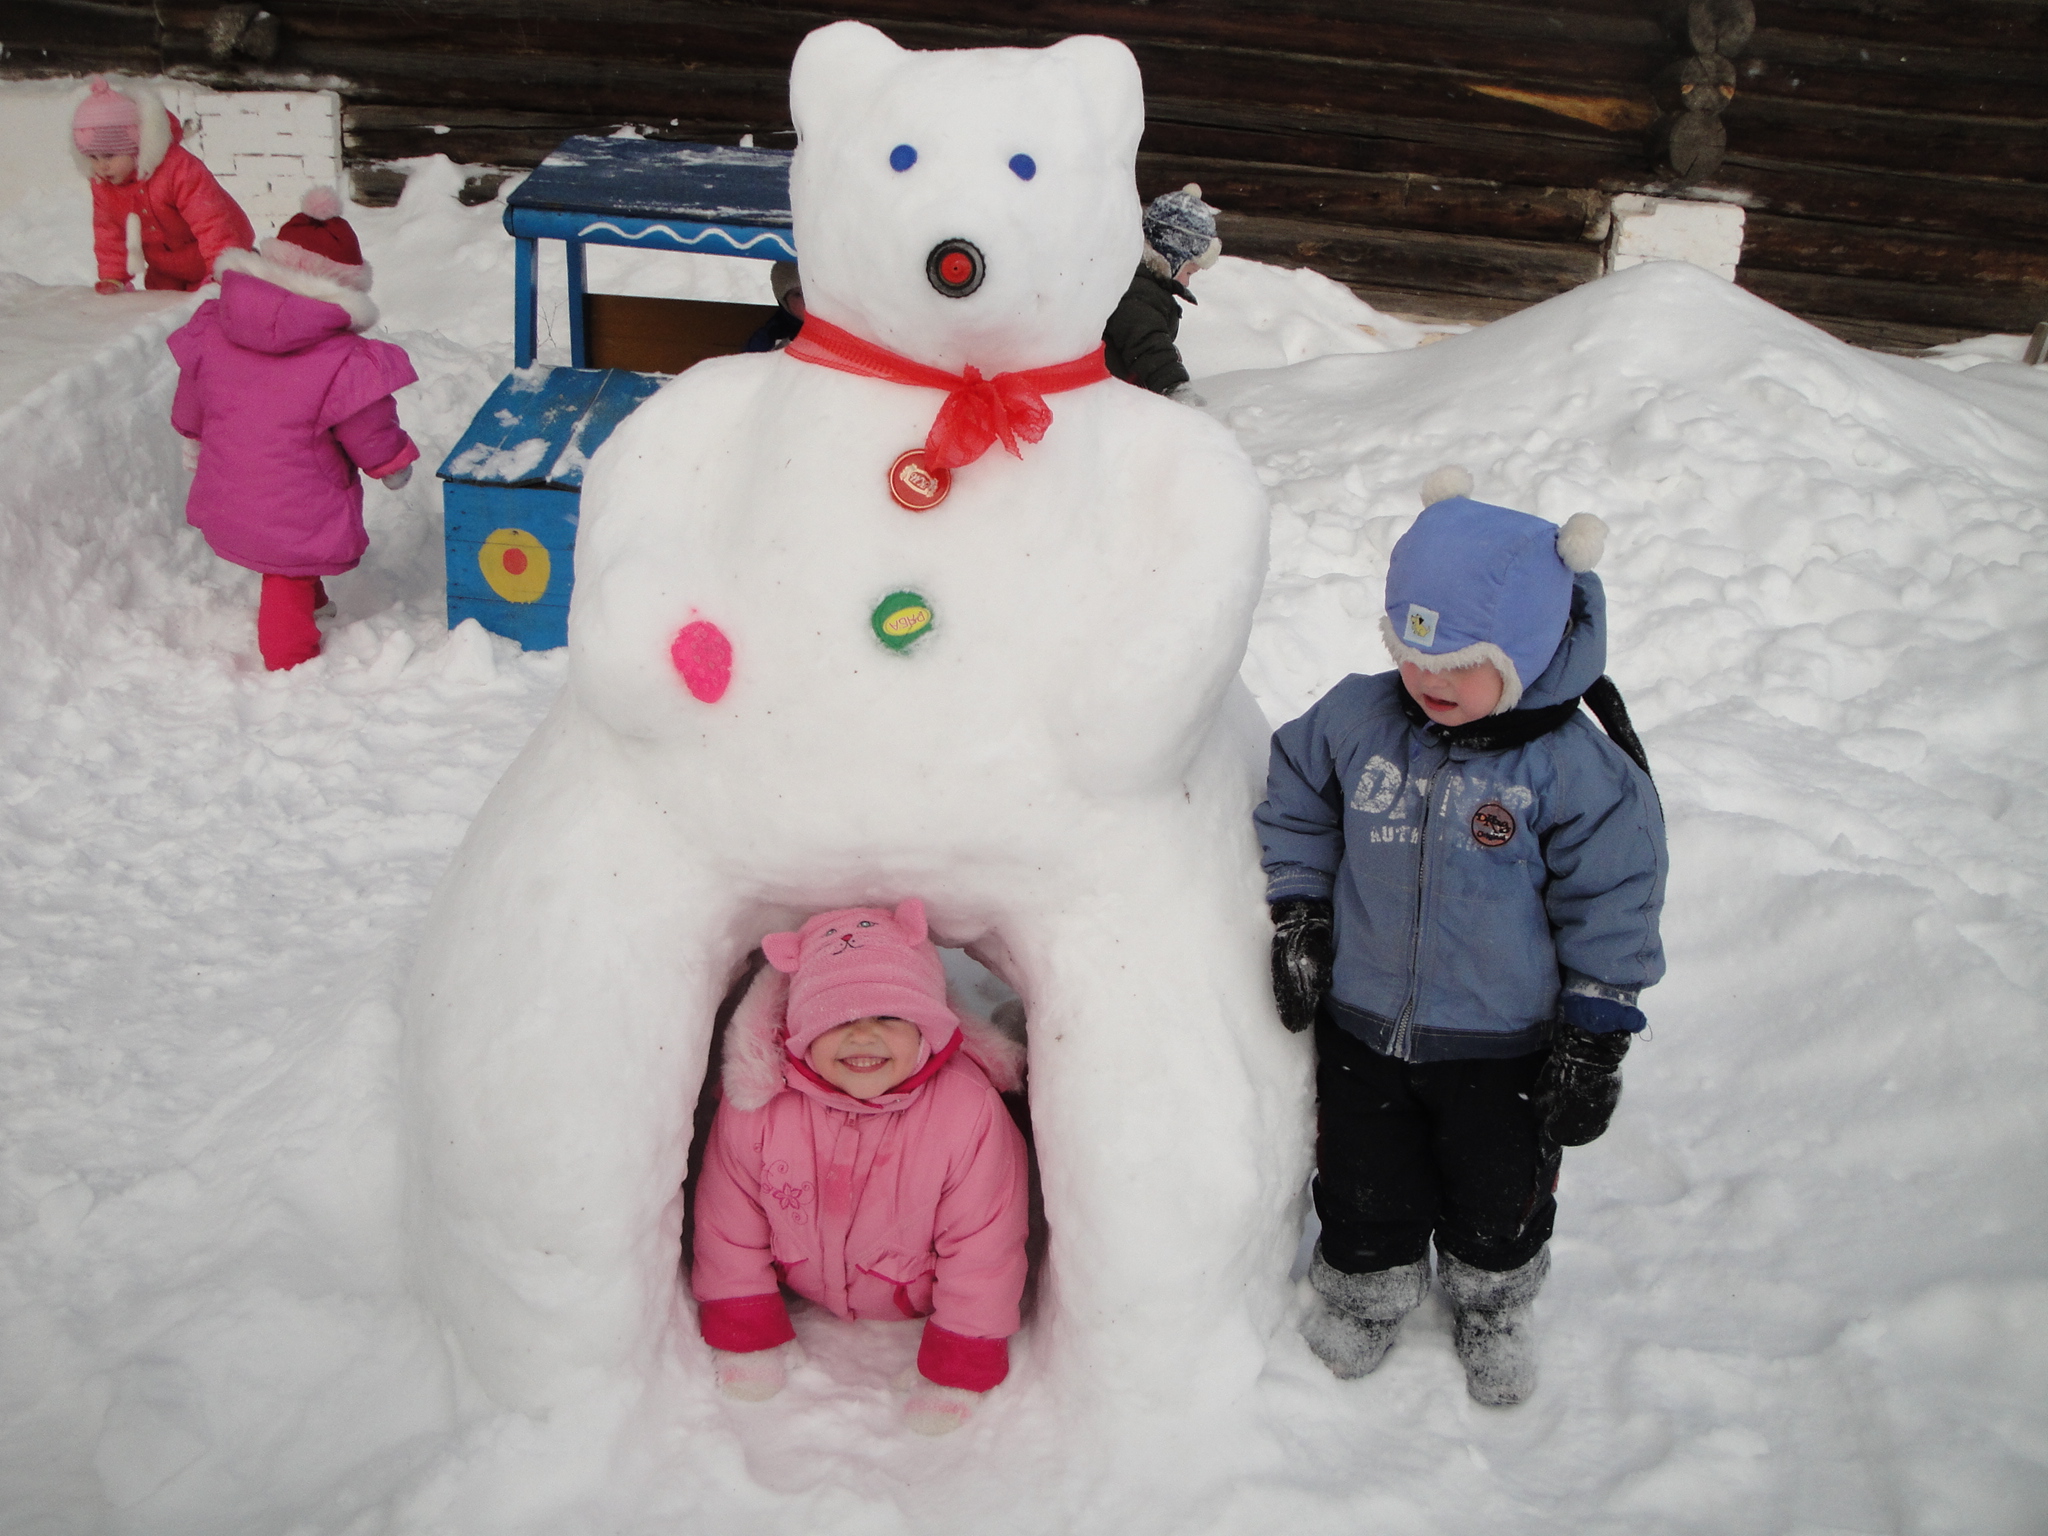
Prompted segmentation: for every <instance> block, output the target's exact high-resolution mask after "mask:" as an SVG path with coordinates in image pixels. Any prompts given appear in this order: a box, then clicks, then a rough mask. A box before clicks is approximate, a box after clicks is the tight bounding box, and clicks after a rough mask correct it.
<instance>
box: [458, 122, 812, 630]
mask: <svg viewBox="0 0 2048 1536" xmlns="http://www.w3.org/2000/svg"><path fill="white" fill-rule="evenodd" d="M505 204H506V205H505V228H506V230H507V232H509V233H510V234H511V235H512V237H513V239H514V240H516V241H517V242H518V246H517V253H516V263H515V278H516V280H515V284H514V291H513V328H512V329H513V360H514V362H515V364H516V365H517V366H516V369H515V371H514V372H513V373H511V374H509V375H508V376H507V377H506V378H505V380H504V381H503V382H502V383H500V384H499V385H498V387H497V389H495V390H494V391H492V394H491V397H490V399H488V400H486V401H485V402H484V404H483V408H482V409H481V410H479V411H478V412H477V413H476V416H475V418H474V419H473V420H472V421H471V422H470V424H469V429H468V430H467V431H466V432H464V433H463V435H462V437H461V438H460V439H459V440H458V441H457V443H456V444H455V447H454V448H453V450H451V451H450V453H449V454H448V457H447V458H446V459H445V460H443V461H442V464H441V468H440V470H439V474H440V477H441V479H442V481H443V486H442V492H441V505H442V511H443V516H444V520H445V528H446V533H445V538H446V544H447V556H448V623H449V627H450V628H453V627H454V626H455V625H457V624H460V623H461V622H462V621H463V620H464V619H472V618H473V619H475V620H476V621H477V622H478V623H480V624H482V625H483V626H484V628H486V629H488V630H491V631H492V632H494V633H496V634H501V635H505V636H508V637H510V638H511V639H514V640H517V641H518V642H519V643H520V644H521V645H522V646H524V647H525V648H526V649H528V650H546V649H550V648H552V647H554V646H558V645H563V644H566V643H567V640H568V619H569V594H570V591H571V590H572V588H573V587H574V585H575V580H576V569H575V548H576V508H577V502H578V498H579V497H580V495H581V492H582V487H583V468H584V465H585V464H587V463H588V462H589V459H590V456H591V455H592V454H594V453H596V452H597V450H598V449H599V448H600V447H601V446H602V445H603V443H604V440H605V439H606V438H607V437H609V436H610V435H611V433H612V429H613V428H614V427H616V426H617V425H618V424H619V423H620V422H621V421H623V420H624V419H625V418H626V417H627V416H628V415H629V414H631V412H632V410H633V408H634V407H635V406H637V405H639V403H640V402H641V401H642V400H645V399H646V398H647V397H648V396H649V395H651V394H653V393H654V391H655V390H657V389H659V388H660V387H661V385H662V384H663V383H664V382H665V377H664V376H663V375H660V374H651V373H633V372H628V371H627V370H625V369H622V368H605V367H593V366H590V364H591V362H592V361H593V359H592V358H591V357H590V355H589V351H590V349H589V345H588V340H589V330H590V327H589V325H588V324H587V315H588V307H589V299H590V295H589V294H588V292H587V289H586V286H585V280H584V247H585V246H587V245H618V246H627V247H632V248H635V249H641V250H667V251H698V252H704V253H708V254H714V255H724V256H737V257H747V258H752V259H754V260H758V261H794V260H795V259H796V248H795V246H794V244H793V243H792V242H791V237H790V214H789V155H788V153H787V152H786V151H782V150H770V149H746V148H742V149H732V148H726V147H723V146H720V145H714V144H663V143H658V142H654V141H651V140H645V139H599V138H572V139H567V140H565V141H564V142H563V143H562V144H561V145H560V147H558V148H557V149H556V150H555V152H554V153H553V154H551V155H549V156H548V158H547V159H546V160H544V161H543V162H542V163H541V165H540V166H539V168H538V169H536V170H535V171H534V173H533V174H532V175H531V176H529V177H528V178H527V179H526V181H525V182H524V183H522V184H521V185H520V186H519V187H518V189H517V190H515V191H514V192H513V193H512V195H511V196H510V197H508V198H507V199H506V200H505ZM542 240H561V241H564V242H566V246H567V261H566V263H565V266H566V269H567V273H568V284H569V306H568V307H569V364H568V366H566V367H561V366H556V367H549V366H545V365H536V364H535V362H534V354H535V350H536V346H535V330H536V325H537V319H538V309H539V294H538V291H537V282H536V279H537V275H538V268H539V242H540V241H542ZM599 297H602V296H601V295H600V296H599ZM596 361H599V362H602V361H603V359H601V358H600V359H596Z"/></svg>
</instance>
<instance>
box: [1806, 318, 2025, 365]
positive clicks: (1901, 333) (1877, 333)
mask: <svg viewBox="0 0 2048 1536" xmlns="http://www.w3.org/2000/svg"><path fill="white" fill-rule="evenodd" d="M1788 313H1789V311H1788ZM1797 318H1798V319H1801V320H1804V321H1805V322H1806V323H1807V324H1808V325H1810V326H1812V327H1813V328H1814V329H1815V330H1821V331H1826V332H1827V333H1828V334H1829V335H1831V336H1833V337H1835V338H1836V339H1837V340H1839V341H1846V342H1848V343H1849V345H1851V346H1852V347H1863V348H1865V349H1867V350H1869V351H1872V352H1893V353H1897V354H1899V355H1901V356H1905V357H1914V356H1917V355H1919V354H1920V353H1922V352H1925V351H1926V350H1927V349H1928V348H1929V347H1939V346H1945V345H1946V344H1947V343H1949V342H1952V341H1963V340H1966V339H1967V338H1969V337H1972V336H1981V335H1983V334H1984V332H1983V331H1982V330H1980V329H1978V328H1977V327H1975V326H1968V325H1907V324H1904V323H1902V322H1900V321H1897V320H1871V319H1866V318H1864V317H1863V316H1860V315H1799V316H1797Z"/></svg>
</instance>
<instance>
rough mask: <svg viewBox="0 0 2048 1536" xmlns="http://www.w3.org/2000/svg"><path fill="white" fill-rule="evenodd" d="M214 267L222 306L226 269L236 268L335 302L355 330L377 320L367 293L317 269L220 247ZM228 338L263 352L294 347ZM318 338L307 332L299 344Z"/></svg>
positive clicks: (290, 290)
mask: <svg viewBox="0 0 2048 1536" xmlns="http://www.w3.org/2000/svg"><path fill="white" fill-rule="evenodd" d="M214 271H215V273H216V274H217V275H218V276H219V277H220V278H221V279H222V290H221V301H222V307H223V309H227V308H229V307H230V305H229V296H228V292H227V287H226V282H225V279H226V277H227V275H228V274H229V273H231V272H238V273H240V274H242V275H243V276H245V277H253V278H255V279H256V280H257V281H259V282H264V283H269V284H271V285H272V286H273V287H277V288H282V289H284V291H285V292H287V293H293V294H297V295H298V296H299V297H300V298H303V299H312V300H315V301H316V302H318V303H321V304H332V305H334V306H335V307H336V308H337V309H340V310H342V311H343V312H344V313H345V314H347V316H348V329H349V330H351V331H354V332H356V333H358V334H360V333H361V332H363V331H367V330H368V329H369V328H370V327H371V326H373V325H375V324H376V323H377V305H376V302H375V301H374V300H373V299H371V297H370V296H369V295H368V294H367V293H363V292H360V291H359V290H357V289H354V288H350V287H348V286H346V285H345V284H342V283H337V282H335V281H334V280H333V279H332V278H327V277H321V276H320V275H319V274H317V273H313V272H302V271H300V270H298V269H297V268H295V267H288V266H285V265H284V264H283V263H282V262H276V261H272V260H270V259H269V258H268V257H265V256H259V255H257V254H256V253H255V252H254V251H222V252H221V253H220V257H219V259H218V260H217V261H215V263H214ZM232 327H233V321H232V320H231V321H230V328H231V332H232ZM230 339H231V340H233V341H234V342H235V343H236V344H237V345H239V346H255V347H256V350H258V351H262V352H284V351H294V350H296V348H295V347H290V346H264V345H259V344H258V343H255V342H251V341H246V340H244V339H243V338H242V337H241V336H239V335H232V334H231V337H230ZM319 339H320V336H318V335H308V336H307V337H306V339H305V340H304V341H302V342H300V343H299V344H298V345H299V346H307V345H311V344H312V343H313V342H315V341H318V340H319Z"/></svg>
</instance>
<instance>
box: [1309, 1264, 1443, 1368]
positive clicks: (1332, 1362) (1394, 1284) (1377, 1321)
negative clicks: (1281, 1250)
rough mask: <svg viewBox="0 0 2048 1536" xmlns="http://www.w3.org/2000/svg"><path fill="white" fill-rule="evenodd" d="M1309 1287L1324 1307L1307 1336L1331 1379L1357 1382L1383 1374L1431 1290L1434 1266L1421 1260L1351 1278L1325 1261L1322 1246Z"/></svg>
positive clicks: (1310, 1274)
mask: <svg viewBox="0 0 2048 1536" xmlns="http://www.w3.org/2000/svg"><path fill="white" fill-rule="evenodd" d="M1308 1283H1309V1284H1310V1285H1312V1286H1314V1287H1315V1288H1316V1294H1317V1295H1318V1296H1320V1297H1322V1299H1323V1304H1322V1306H1320V1307H1318V1308H1317V1309H1316V1311H1315V1313H1314V1315H1313V1316H1311V1317H1310V1318H1309V1320H1308V1321H1307V1322H1305V1323H1303V1324H1302V1325H1301V1336H1302V1337H1303V1338H1304V1339H1307V1340H1308V1347H1309V1348H1310V1349H1312V1350H1314V1351H1315V1352H1316V1357H1317V1358H1318V1359H1320V1360H1321V1361H1322V1362H1323V1364H1325V1365H1327V1366H1328V1367H1329V1368H1330V1374H1331V1375H1333V1376H1335V1377H1336V1378H1337V1379H1338V1380H1339V1381H1352V1380H1355V1379H1356V1378H1358V1377H1360V1376H1365V1375H1369V1374H1370V1373H1371V1372H1373V1371H1376V1370H1378V1369H1379V1364H1380V1362H1381V1361H1382V1360H1384V1359H1386V1357H1387V1351H1388V1350H1389V1349H1390V1348H1392V1347H1393V1343H1394V1335H1395V1334H1396V1333H1397V1332H1398V1331H1399V1330H1400V1327H1401V1319H1402V1318H1404V1317H1406V1316H1407V1315H1408V1314H1409V1313H1410V1312H1412V1311H1414V1310H1415V1308H1416V1305H1417V1304H1418V1303H1419V1302H1420V1301H1421V1300H1422V1298H1423V1295H1424V1293H1425V1292H1427V1291H1428V1289H1429V1262H1428V1260H1426V1259H1417V1260H1416V1261H1415V1262H1414V1263H1413V1264H1404V1265H1402V1266H1401V1267H1400V1268H1399V1269H1375V1270H1371V1271H1369V1272H1368V1273H1366V1274H1362V1275H1347V1274H1345V1273H1344V1271H1343V1270H1341V1269H1335V1268H1332V1267H1331V1265H1330V1264H1329V1263H1328V1262H1326V1261H1325V1260H1324V1258H1323V1247H1322V1244H1320V1243H1318V1244H1317V1245H1316V1257H1315V1262H1314V1263H1313V1264H1311V1265H1310V1266H1309V1271H1308Z"/></svg>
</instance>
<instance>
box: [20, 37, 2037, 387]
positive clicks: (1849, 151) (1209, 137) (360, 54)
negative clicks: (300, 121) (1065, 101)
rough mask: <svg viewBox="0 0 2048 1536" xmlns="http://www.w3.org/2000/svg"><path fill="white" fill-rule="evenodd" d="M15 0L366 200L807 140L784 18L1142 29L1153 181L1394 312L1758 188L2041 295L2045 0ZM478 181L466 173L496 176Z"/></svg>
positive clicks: (2030, 313)
mask: <svg viewBox="0 0 2048 1536" xmlns="http://www.w3.org/2000/svg"><path fill="white" fill-rule="evenodd" d="M983 14H984V15H988V16H991V17H995V18H997V19H994V20H990V21H986V22H981V21H975V22H966V21H963V20H961V16H962V10H961V8H960V7H958V6H956V5H946V4H939V3H935V0H868V3H865V4H863V5H861V6H859V7H858V8H857V9H848V10H836V9H825V8H821V7H817V6H811V5H804V4H799V3H792V0H750V3H738V0H732V3H721V0H426V3H419V0H271V3H270V4H268V5H267V6H266V7H263V8H261V9H259V8H258V7H257V6H255V5H252V4H231V5H225V6H204V5H184V4H180V3H177V0H157V3H154V4H151V3H140V0H8V4H7V5H6V7H5V8H4V11H0V50H4V53H0V73H9V74H17V75H23V74H67V73H78V72H83V71H86V70H90V69H122V70H128V71H132V72H143V73H148V72H154V71H158V70H161V71H163V72H166V73H169V74H171V75H174V76H177V77H180V78H184V79H190V80H194V81H197V82H200V83H203V84H206V85H210V86H214V87H216V88H222V89H233V88H235V87H237V86H240V87H244V88H252V89H253V88H264V89H277V88H291V87H319V88H326V89H332V90H335V91H338V92H339V93H340V94H341V96H342V98H343V101H344V103H345V124H346V143H347V149H348V155H349V161H350V165H351V168H352V172H353V174H354V177H355V184H356V191H357V194H358V196H359V197H363V198H364V199H365V200H370V199H375V198H380V197H382V198H387V199H388V198H389V197H392V196H395V195H396V191H397V188H398V186H399V185H400V178H399V176H398V175H397V174H396V173H394V172H391V171H389V170H380V167H383V166H384V165H385V164H386V163H387V162H389V161H392V160H396V159H401V158H404V157H407V156H412V155H421V154H431V153H443V154H446V155H448V156H449V157H450V158H451V159H453V160H455V161H458V162H461V163H467V164H471V165H474V166H477V167H479V168H492V167H497V168H519V167H526V166H531V165H533V164H535V163H537V162H538V160H539V159H540V157H541V156H542V155H543V154H545V153H546V151H547V150H548V149H549V148H550V147H552V146H553V145H554V144H555V143H556V142H557V141H558V140H560V139H561V138H562V137H564V136H565V135H567V134H570V133H576V132H593V131H596V132H603V131H607V130H609V129H610V128H612V127H614V126H617V125H619V124H621V123H634V124H640V125H644V126H646V127H648V128H649V129H651V130H652V131H653V132H655V133H656V134H658V135H660V136H662V137H671V136H673V137H678V138H689V139H702V140H708V141H713V142H719V141H722V142H728V143H729V142H733V141H735V140H737V139H738V137H739V136H740V135H741V134H743V133H751V134H752V135H753V136H754V138H755V140H756V142H758V143H762V144H776V143H783V144H787V143H790V142H793V140H792V137H791V134H790V129H789V120H788V106H787V101H786V82H787V71H788V66H789V59H790V55H791V53H792V51H793V50H794V49H795V47H796V44H797V42H798V40H799V39H800V38H802V36H803V35H804V34H805V33H806V32H808V31H809V30H811V29H812V28H813V27H816V26H819V25H822V24H823V23H825V22H827V21H830V20H833V19H835V18H837V17H839V16H844V15H857V16H859V17H860V18H861V19H863V20H866V21H869V22H872V23H874V24H875V25H877V26H880V27H881V28H883V29H884V30H885V31H887V32H888V33H889V34H890V35H892V36H893V37H895V38H896V40H897V41H899V42H901V43H903V44H904V45H906V46H909V47H918V48H945V47H967V46H989V45H997V44H1020V45H1038V44H1043V43H1046V42H1050V41H1052V40H1055V39H1057V38H1058V37H1061V36H1064V35H1066V34H1068V33H1072V32H1084V31H1086V32H1105V33H1108V34H1110V35H1112V36H1115V37H1119V38H1121V39H1123V40H1124V41H1125V42H1126V43H1128V44H1129V45H1130V46H1131V48H1132V50H1133V51H1134V52H1135V53H1136V54H1137V56H1138V60H1139V63H1140V64H1141V65H1142V66H1143V69H1144V72H1145V81H1146V89H1147V108H1148V126H1147V130H1146V135H1145V141H1144V150H1143V154H1142V157H1141V160H1140V166H1139V177H1140V182H1141V189H1142V190H1143V191H1144V192H1145V193H1146V195H1148V196H1149V195H1151V194H1153V193H1156V192H1158V191H1162V190H1164V189H1166V188H1169V187H1173V186H1178V185H1180V184H1181V183H1183V182H1186V181H1198V182H1200V183H1201V185H1202V187H1203V189H1204V192H1205V194H1206V195H1207V196H1208V197H1209V198H1210V200H1211V201H1213V202H1214V203H1216V204H1217V205H1218V206H1220V207H1221V208H1223V209H1224V210H1225V213H1224V217H1223V220H1222V232H1223V236H1224V242H1225V248H1226V249H1227V250H1229V251H1231V252H1233V253H1235V254H1239V255H1246V256H1255V257H1259V258H1261V259H1265V260H1271V261H1278V262H1283V263H1289V264H1300V265H1305V266H1310V267H1313V268H1315V269H1317V270H1319V271H1321V272H1324V273H1326V274H1328V275H1330V276H1332V277H1334V278H1337V279H1339V280H1340V281H1343V282H1345V283H1348V284H1350V285H1351V286H1352V287H1353V288H1355V289H1356V290H1357V291H1358V292H1360V293H1361V294H1363V295H1364V296H1365V297H1367V298H1368V299H1370V300H1372V301H1373V302H1374V303H1376V304H1378V305H1380V306H1381V307H1383V308H1390V309H1394V310H1399V311H1406V312H1422V313H1428V314H1433V315H1437V316H1446V317H1465V318H1482V317H1485V316H1489V315H1495V314H1500V313H1503V312H1505V311H1507V310H1510V309H1513V308H1516V307H1519V306H1521V305H1523V304H1527V303H1530V302H1533V301H1536V300H1539V299H1542V298H1545V297H1548V296H1549V295H1551V294H1554V293H1558V292H1561V291H1562V290H1564V289H1566V288H1569V287H1571V286H1573V285H1574V284H1577V283H1579V282H1582V281H1584V280H1586V279H1587V278H1589V277H1592V276H1595V275H1596V274H1597V273H1598V272H1599V271H1600V270H1601V246H1600V242H1601V240H1602V239H1603V238H1604V236H1605V233H1606V229H1607V222H1608V220H1607V206H1608V198H1609V197H1610V196H1611V195H1612V194H1614V193H1616V192H1623V191H1634V192H1650V193H1662V194H1668V195H1679V196H1691V197H1707V198H1719V199H1728V200H1733V201H1737V202H1740V203H1741V204H1743V205H1744V207H1745V208H1746V210H1747V219H1748V227H1747V232H1746V240H1745V247H1744V252H1743V260H1742V267H1741V272H1740V276H1739V281H1741V282H1742V283H1743V284H1745V285H1746V286H1748V287H1750V288H1751V289H1753V290H1754V291H1756V292H1757V293H1759V294H1761V295H1763V296H1764V297H1766V298H1768V299H1770V300H1772V301H1773V302H1774V303H1777V304H1780V305H1782V306H1784V307H1785V308H1787V309H1789V310H1791V311H1793V312H1794V313H1796V314H1800V315H1803V316H1806V317H1808V318H1810V319H1813V320H1815V321H1817V322H1818V323H1820V324H1823V325H1826V326H1827V327H1828V328H1829V329H1831V330H1834V331H1836V332H1837V333H1838V334H1841V335H1844V336H1847V337H1849V338H1850V339H1852V340H1857V341H1861V342H1865V343H1867V344H1872V345H1888V346H1895V347H1908V346H1915V345H1925V344H1927V343H1929V342H1933V341H1938V340H1946V339H1951V338H1954V337H1957V336H1963V335H1971V334H1977V333H1981V332H1985V331H2026V330H2031V329H2032V327H2033V326H2034V325H2035V324H2036V322H2038V321H2040V320H2041V319H2043V318H2044V317H2048V153H2044V150H2048V0H1492V3H1474V0H1376V3H1375V0H1349V3H1345V0H1012V3H1011V4H1009V5H1006V6H1004V7H1002V8H1001V9H1000V11H998V10H996V9H995V8H990V9H989V10H987V11H985V12H983ZM492 184H493V179H492V178H490V177H488V176H484V175H480V176H479V178H478V181H477V183H476V185H477V187H478V189H479V193H480V194H484V193H486V192H487V190H488V188H489V187H490V186H491V185H492Z"/></svg>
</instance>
